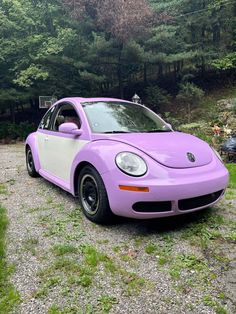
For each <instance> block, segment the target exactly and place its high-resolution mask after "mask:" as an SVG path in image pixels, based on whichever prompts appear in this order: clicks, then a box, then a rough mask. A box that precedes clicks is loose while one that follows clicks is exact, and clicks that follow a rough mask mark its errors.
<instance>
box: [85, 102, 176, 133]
mask: <svg viewBox="0 0 236 314" xmlns="http://www.w3.org/2000/svg"><path fill="white" fill-rule="evenodd" d="M82 106H83V108H84V111H85V113H86V116H87V119H88V121H89V124H90V128H91V130H92V132H94V133H133V132H171V129H170V128H169V127H168V125H167V124H165V123H164V122H163V121H162V120H161V119H160V118H159V117H158V116H157V115H155V114H154V113H153V112H152V111H150V110H148V109H147V108H146V107H144V106H140V105H137V104H134V103H128V102H115V101H114V102H112V101H111V102H110V101H109V102H103V101H99V102H87V103H83V104H82Z"/></svg>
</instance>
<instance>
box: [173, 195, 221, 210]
mask: <svg viewBox="0 0 236 314" xmlns="http://www.w3.org/2000/svg"><path fill="white" fill-rule="evenodd" d="M222 193H223V190H220V191H217V192H214V193H211V194H206V195H202V196H198V197H193V198H186V199H184V200H179V202H178V206H179V209H180V210H189V209H193V208H198V207H202V206H206V205H209V204H211V203H213V202H215V201H216V200H217V199H218V198H219V197H220V196H221V194H222Z"/></svg>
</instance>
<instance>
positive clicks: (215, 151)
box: [212, 147, 223, 162]
mask: <svg viewBox="0 0 236 314" xmlns="http://www.w3.org/2000/svg"><path fill="white" fill-rule="evenodd" d="M212 149H213V151H214V153H215V154H216V156H217V157H218V158H219V159H220V161H222V162H223V160H222V158H221V156H220V154H219V153H218V152H217V150H216V149H215V148H213V147H212Z"/></svg>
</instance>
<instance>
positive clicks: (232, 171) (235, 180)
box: [226, 164, 236, 189]
mask: <svg viewBox="0 0 236 314" xmlns="http://www.w3.org/2000/svg"><path fill="white" fill-rule="evenodd" d="M226 168H227V169H228V171H229V175H230V180H229V188H230V189H236V164H226Z"/></svg>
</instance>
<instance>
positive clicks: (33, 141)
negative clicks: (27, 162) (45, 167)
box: [25, 132, 41, 172]
mask: <svg viewBox="0 0 236 314" xmlns="http://www.w3.org/2000/svg"><path fill="white" fill-rule="evenodd" d="M27 145H28V146H29V147H30V149H31V151H32V155H33V159H34V166H35V170H36V171H37V172H39V170H40V168H41V166H40V161H39V154H38V145H37V137H36V132H34V133H31V134H29V135H28V137H27V138H26V141H25V147H27Z"/></svg>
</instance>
